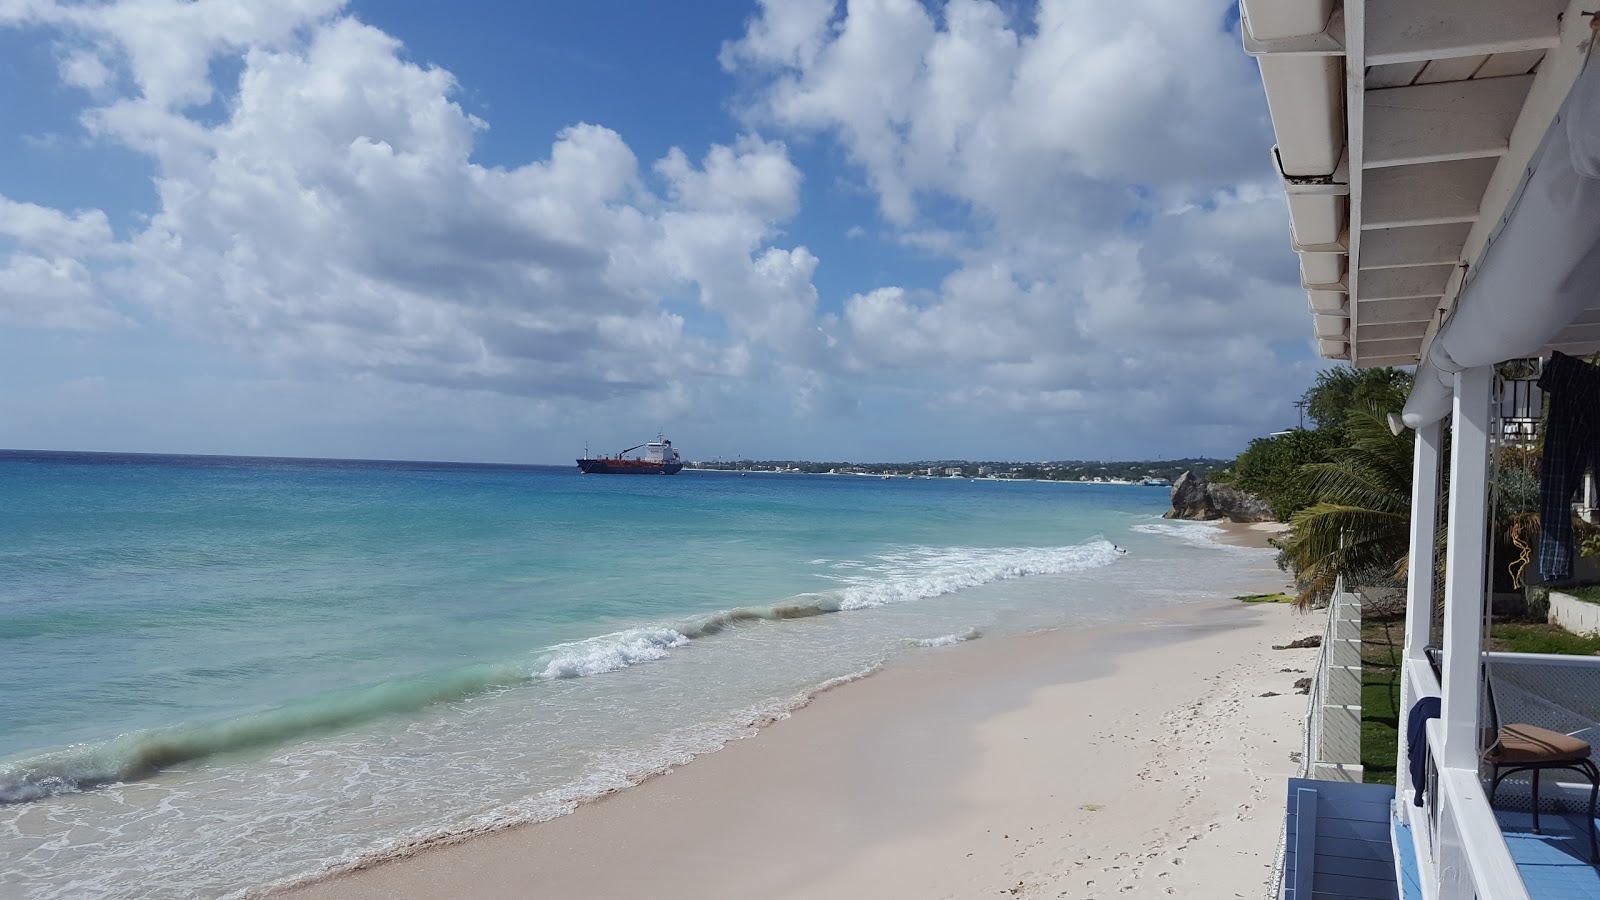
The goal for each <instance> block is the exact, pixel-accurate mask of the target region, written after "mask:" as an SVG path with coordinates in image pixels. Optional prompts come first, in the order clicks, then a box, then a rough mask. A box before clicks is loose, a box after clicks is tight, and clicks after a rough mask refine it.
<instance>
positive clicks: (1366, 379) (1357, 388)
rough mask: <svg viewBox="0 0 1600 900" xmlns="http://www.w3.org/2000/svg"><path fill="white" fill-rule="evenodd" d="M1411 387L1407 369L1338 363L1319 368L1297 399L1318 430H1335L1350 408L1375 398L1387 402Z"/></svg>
mask: <svg viewBox="0 0 1600 900" xmlns="http://www.w3.org/2000/svg"><path fill="white" fill-rule="evenodd" d="M1410 390H1411V374H1410V373H1409V372H1404V371H1401V370H1400V369H1392V368H1383V369H1352V368H1350V367H1348V366H1339V367H1337V368H1333V369H1327V370H1325V371H1322V372H1318V373H1317V383H1316V384H1315V385H1313V386H1312V387H1311V388H1310V389H1309V390H1307V391H1306V392H1305V396H1303V397H1301V398H1300V402H1302V403H1304V404H1305V405H1306V415H1308V416H1310V417H1311V419H1312V421H1314V422H1316V423H1317V430H1318V431H1333V432H1337V431H1338V430H1339V429H1341V428H1343V427H1344V422H1345V419H1346V418H1348V416H1349V414H1350V410H1352V409H1356V408H1358V407H1362V406H1365V405H1367V404H1370V403H1372V402H1374V401H1379V402H1387V401H1388V399H1389V398H1391V397H1393V396H1395V394H1396V393H1398V394H1399V395H1400V396H1401V397H1404V396H1405V395H1406V393H1407V392H1409V391H1410Z"/></svg>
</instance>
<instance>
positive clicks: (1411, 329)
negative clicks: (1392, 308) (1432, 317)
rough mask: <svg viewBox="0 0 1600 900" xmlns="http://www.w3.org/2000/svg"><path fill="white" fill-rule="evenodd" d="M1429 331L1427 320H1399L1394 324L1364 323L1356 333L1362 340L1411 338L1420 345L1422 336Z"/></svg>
mask: <svg viewBox="0 0 1600 900" xmlns="http://www.w3.org/2000/svg"><path fill="white" fill-rule="evenodd" d="M1427 332H1428V323H1427V322H1397V323H1395V324H1393V325H1363V326H1361V331H1360V333H1359V334H1357V335H1356V337H1357V338H1359V339H1360V340H1361V341H1363V342H1365V341H1391V340H1396V339H1399V338H1409V339H1410V340H1413V341H1416V342H1417V344H1418V346H1419V347H1420V346H1421V344H1422V336H1423V335H1424V334H1427Z"/></svg>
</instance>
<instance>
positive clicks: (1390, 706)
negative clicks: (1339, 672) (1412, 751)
mask: <svg viewBox="0 0 1600 900" xmlns="http://www.w3.org/2000/svg"><path fill="white" fill-rule="evenodd" d="M1405 627H1406V623H1405V619H1404V618H1402V617H1395V618H1386V619H1365V620H1363V621H1362V623H1361V766H1362V769H1363V771H1364V772H1365V773H1366V774H1365V776H1364V778H1363V780H1364V781H1367V782H1369V783H1374V784H1394V766H1395V756H1396V754H1398V753H1399V741H1400V730H1399V729H1400V711H1399V707H1400V648H1401V647H1402V646H1403V645H1404V643H1405Z"/></svg>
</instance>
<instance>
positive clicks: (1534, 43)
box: [1363, 0, 1567, 66]
mask: <svg viewBox="0 0 1600 900" xmlns="http://www.w3.org/2000/svg"><path fill="white" fill-rule="evenodd" d="M1363 5H1364V6H1365V7H1366V42H1365V50H1366V55H1365V57H1364V61H1365V63H1366V64H1367V65H1369V66H1377V65H1387V64H1390V63H1403V62H1416V61H1419V60H1434V59H1445V58H1448V57H1455V56H1482V55H1484V54H1491V53H1510V52H1515V51H1522V50H1546V49H1549V48H1551V47H1554V46H1556V45H1557V43H1559V42H1560V38H1561V22H1560V18H1559V17H1560V15H1561V13H1562V11H1564V10H1565V9H1566V6H1567V3H1566V0H1511V2H1507V0H1454V2H1451V3H1418V2H1416V0H1367V2H1366V3H1364V4H1363Z"/></svg>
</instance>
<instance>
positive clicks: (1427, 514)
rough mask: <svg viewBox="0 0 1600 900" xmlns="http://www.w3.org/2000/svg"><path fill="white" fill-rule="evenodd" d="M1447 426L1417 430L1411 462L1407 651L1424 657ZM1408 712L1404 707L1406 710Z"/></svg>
mask: <svg viewBox="0 0 1600 900" xmlns="http://www.w3.org/2000/svg"><path fill="white" fill-rule="evenodd" d="M1443 438H1444V426H1443V424H1441V423H1439V422H1433V423H1431V424H1428V425H1424V426H1422V427H1421V428H1418V429H1417V442H1416V450H1415V452H1414V454H1413V457H1412V465H1411V562H1410V568H1409V571H1408V572H1407V575H1406V653H1405V655H1406V656H1407V657H1409V658H1411V659H1422V658H1423V656H1424V654H1423V652H1422V651H1423V648H1424V647H1426V646H1427V645H1428V629H1429V628H1430V627H1431V625H1432V624H1433V567H1434V556H1433V548H1434V538H1435V535H1434V522H1435V521H1436V516H1437V515H1438V513H1437V510H1438V508H1439V448H1440V445H1441V444H1442V443H1443V442H1444V441H1443ZM1402 712H1404V710H1402Z"/></svg>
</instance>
